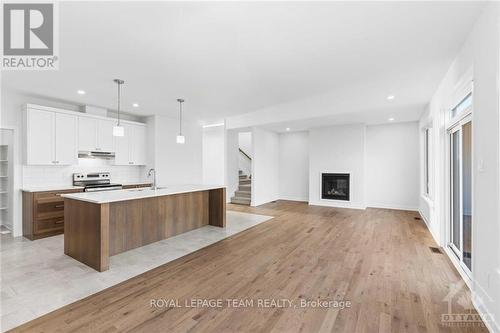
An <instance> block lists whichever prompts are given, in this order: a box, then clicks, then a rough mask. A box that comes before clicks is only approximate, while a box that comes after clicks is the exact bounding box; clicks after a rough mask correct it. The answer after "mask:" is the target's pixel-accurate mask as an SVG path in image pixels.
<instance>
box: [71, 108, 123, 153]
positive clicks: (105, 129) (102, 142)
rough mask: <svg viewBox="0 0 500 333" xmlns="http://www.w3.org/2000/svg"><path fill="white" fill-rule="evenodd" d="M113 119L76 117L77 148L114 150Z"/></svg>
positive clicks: (83, 149) (84, 149)
mask: <svg viewBox="0 0 500 333" xmlns="http://www.w3.org/2000/svg"><path fill="white" fill-rule="evenodd" d="M113 126H114V121H112V120H105V119H97V118H92V117H84V116H80V117H78V150H79V151H103V152H114V151H115V144H114V137H113Z"/></svg>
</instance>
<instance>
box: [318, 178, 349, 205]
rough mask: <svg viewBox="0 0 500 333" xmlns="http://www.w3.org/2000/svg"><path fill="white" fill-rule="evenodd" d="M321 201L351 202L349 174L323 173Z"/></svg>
mask: <svg viewBox="0 0 500 333" xmlns="http://www.w3.org/2000/svg"><path fill="white" fill-rule="evenodd" d="M321 199H327V200H345V201H349V174H348V173H322V174H321Z"/></svg>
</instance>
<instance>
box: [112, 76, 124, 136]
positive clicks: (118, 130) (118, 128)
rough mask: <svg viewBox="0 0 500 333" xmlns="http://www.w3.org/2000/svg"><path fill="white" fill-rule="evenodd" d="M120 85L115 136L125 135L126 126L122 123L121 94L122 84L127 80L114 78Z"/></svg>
mask: <svg viewBox="0 0 500 333" xmlns="http://www.w3.org/2000/svg"><path fill="white" fill-rule="evenodd" d="M113 81H114V82H115V83H116V84H117V85H118V123H117V124H116V126H114V127H113V136H124V135H125V128H123V126H121V125H120V97H121V96H120V95H121V86H122V84H124V83H125V81H123V80H120V79H114V80H113Z"/></svg>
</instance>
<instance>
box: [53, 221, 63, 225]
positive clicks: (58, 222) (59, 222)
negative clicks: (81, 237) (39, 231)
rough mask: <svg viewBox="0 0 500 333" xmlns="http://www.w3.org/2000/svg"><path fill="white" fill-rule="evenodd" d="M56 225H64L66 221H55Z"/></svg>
mask: <svg viewBox="0 0 500 333" xmlns="http://www.w3.org/2000/svg"><path fill="white" fill-rule="evenodd" d="M54 223H55V224H61V223H64V220H59V221H55V222H54Z"/></svg>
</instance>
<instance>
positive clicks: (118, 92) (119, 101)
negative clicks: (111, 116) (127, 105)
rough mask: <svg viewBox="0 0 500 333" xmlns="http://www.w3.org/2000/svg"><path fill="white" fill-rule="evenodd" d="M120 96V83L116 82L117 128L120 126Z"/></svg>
mask: <svg viewBox="0 0 500 333" xmlns="http://www.w3.org/2000/svg"><path fill="white" fill-rule="evenodd" d="M120 95H121V83H120V82H118V126H120V97H121V96H120Z"/></svg>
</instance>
